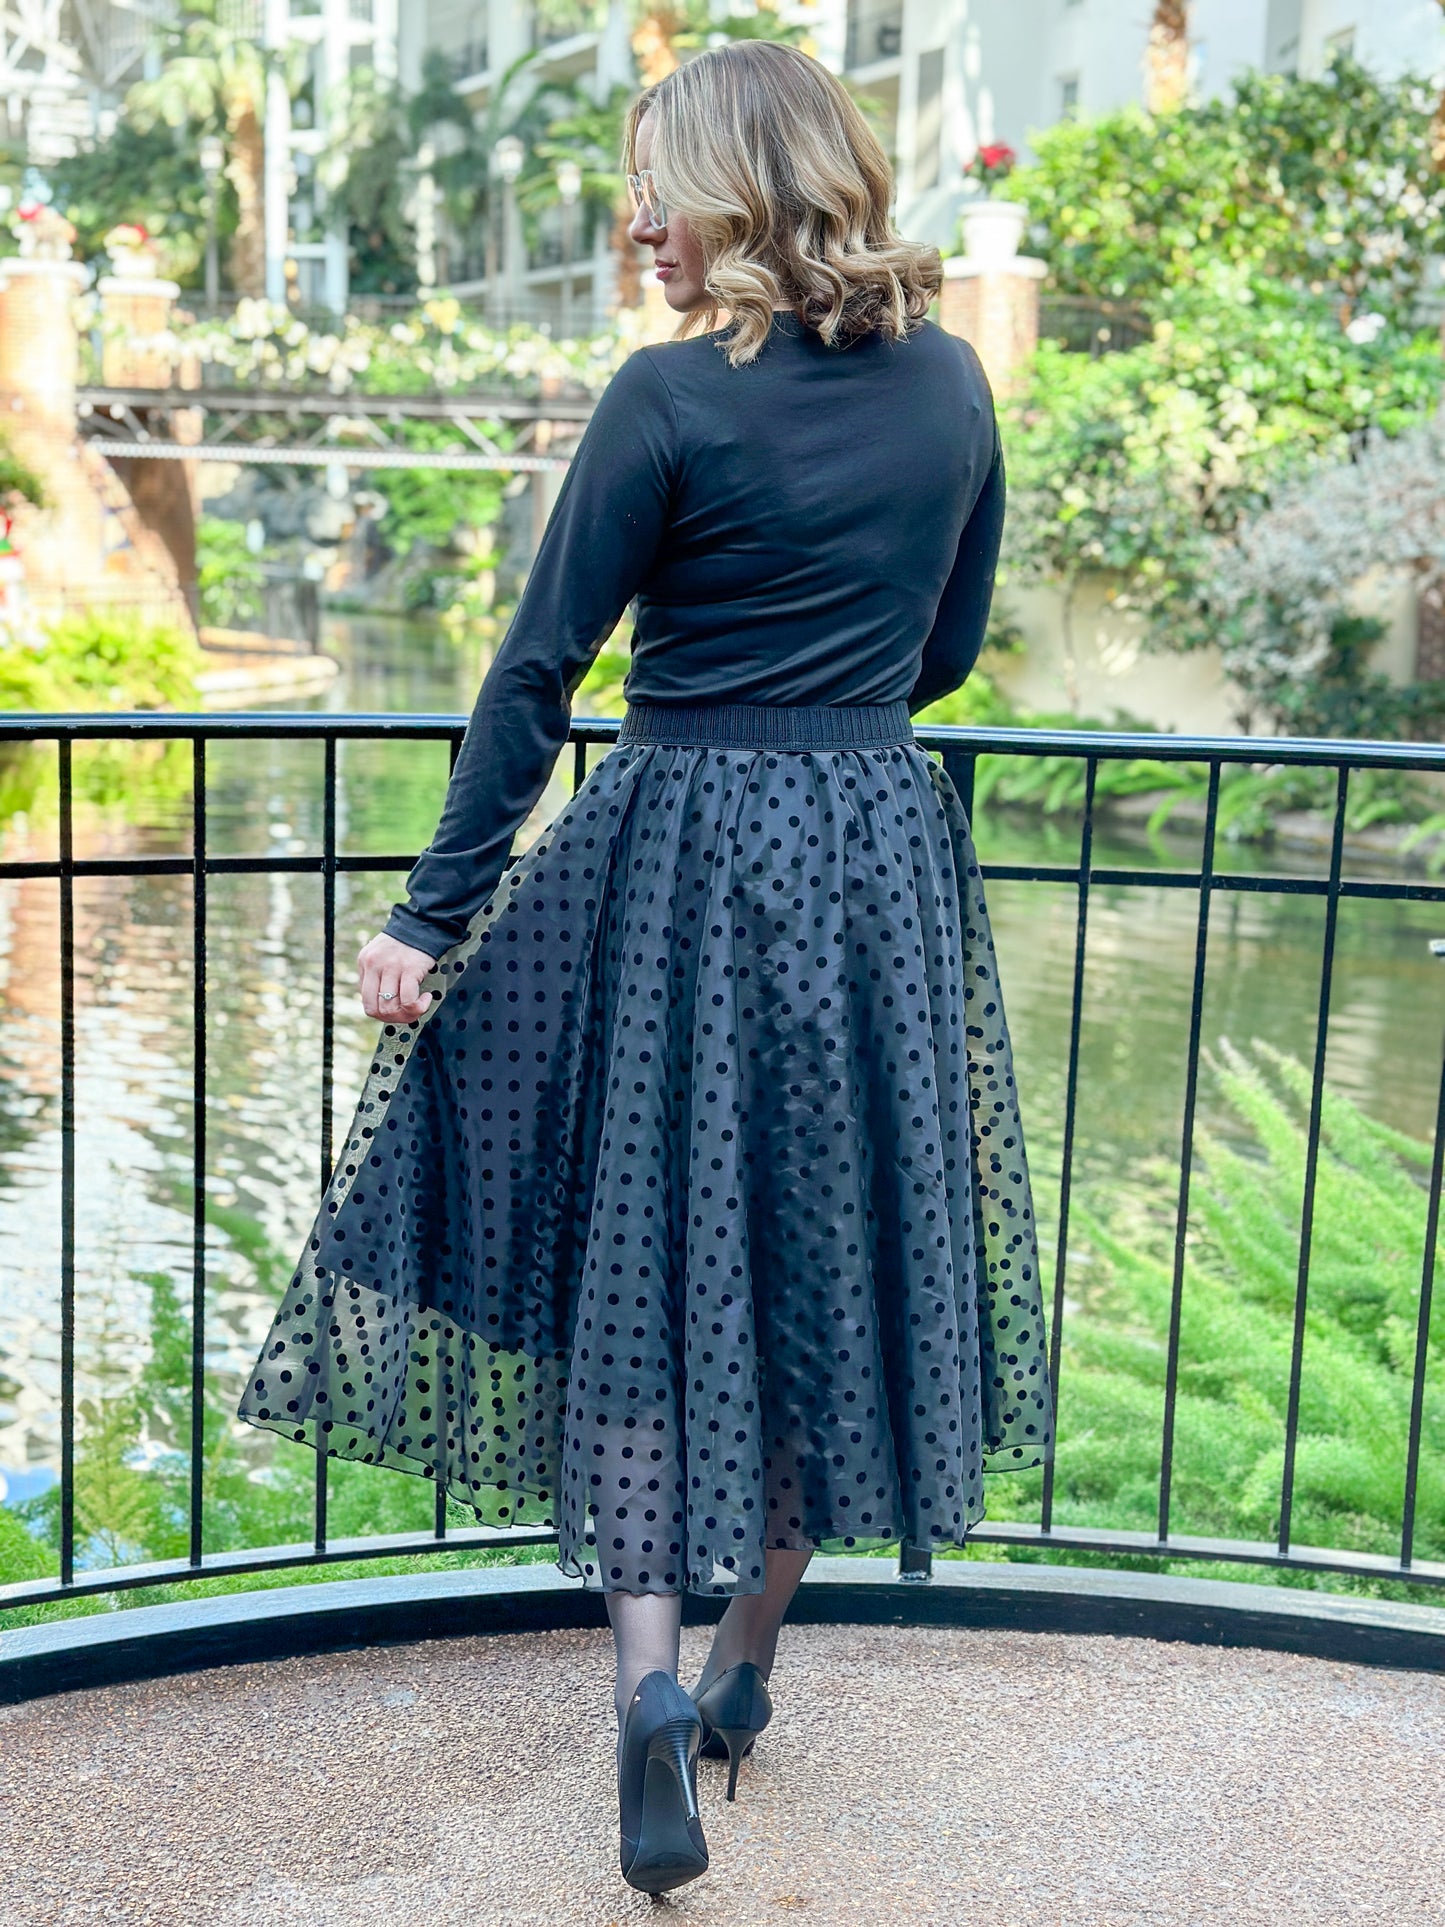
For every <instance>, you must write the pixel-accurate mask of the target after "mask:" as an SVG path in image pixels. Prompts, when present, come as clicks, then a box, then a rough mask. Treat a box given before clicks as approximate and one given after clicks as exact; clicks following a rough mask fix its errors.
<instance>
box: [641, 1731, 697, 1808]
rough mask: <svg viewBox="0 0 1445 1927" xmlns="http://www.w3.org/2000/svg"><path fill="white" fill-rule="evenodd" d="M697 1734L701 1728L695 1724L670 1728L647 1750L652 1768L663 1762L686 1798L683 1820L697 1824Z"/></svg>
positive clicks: (683, 1804)
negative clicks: (695, 1768)
mask: <svg viewBox="0 0 1445 1927" xmlns="http://www.w3.org/2000/svg"><path fill="white" fill-rule="evenodd" d="M697 1733H698V1729H697V1727H696V1726H693V1725H691V1724H689V1725H686V1726H684V1725H681V1724H677V1725H673V1726H669V1727H666V1728H664V1729H663V1731H662V1732H661V1733H659V1734H658V1735H657V1737H656V1738H655V1739H654V1740H653V1742H652V1744H651V1746H650V1747H649V1748H648V1750H647V1758H648V1764H649V1765H651V1764H652V1763H653V1762H654V1761H659V1760H660V1761H664V1762H665V1763H666V1764H667V1766H668V1767H669V1768H670V1769H671V1772H672V1776H673V1778H674V1779H675V1780H676V1782H677V1790H678V1792H679V1794H680V1795H681V1796H682V1816H683V1819H684V1820H685V1821H692V1822H694V1823H695V1822H696V1821H697V1820H698V1818H699V1814H698V1810H697V1782H696V1779H695V1777H694V1761H695V1758H696V1753H695V1747H696V1741H697Z"/></svg>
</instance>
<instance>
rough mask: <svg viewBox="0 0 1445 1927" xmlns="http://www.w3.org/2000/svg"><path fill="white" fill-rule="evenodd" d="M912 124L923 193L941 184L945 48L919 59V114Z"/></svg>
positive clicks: (916, 181)
mask: <svg viewBox="0 0 1445 1927" xmlns="http://www.w3.org/2000/svg"><path fill="white" fill-rule="evenodd" d="M913 125H914V137H913V185H914V187H915V188H916V189H918V190H920V191H921V190H922V189H923V188H925V187H937V185H938V159H939V152H940V149H941V145H942V141H943V49H942V47H930V48H929V49H928V50H927V52H926V53H921V54H920V55H919V56H918V111H917V113H916V115H915V117H914V123H913Z"/></svg>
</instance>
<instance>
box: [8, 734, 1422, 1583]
mask: <svg viewBox="0 0 1445 1927" xmlns="http://www.w3.org/2000/svg"><path fill="white" fill-rule="evenodd" d="M465 720H466V719H465V718H463V717H458V716H449V715H447V716H442V715H351V716H337V715H311V714H305V715H286V714H264V713H256V714H251V713H247V714H239V715H181V714H160V713H146V714H128V715H115V714H112V715H95V716H76V715H62V716H28V717H25V716H13V717H4V718H0V746H3V745H5V744H12V745H13V744H22V743H28V744H32V745H34V744H47V743H48V744H54V745H55V749H56V755H57V761H58V783H59V835H58V847H57V855H56V857H55V859H54V860H45V859H36V860H24V861H20V860H10V861H4V862H0V879H18V878H48V879H51V880H53V881H55V882H56V883H57V884H58V887H59V895H60V918H59V933H60V934H59V957H58V966H59V987H60V995H59V1016H60V1068H61V1079H60V1083H61V1090H60V1098H61V1106H60V1139H61V1183H60V1210H61V1214H62V1222H61V1227H60V1231H61V1237H60V1278H59V1292H60V1414H59V1418H60V1440H61V1453H60V1458H61V1463H60V1494H59V1519H60V1529H59V1545H60V1560H59V1563H60V1571H59V1575H58V1577H56V1578H53V1579H45V1580H37V1581H28V1582H24V1583H21V1584H17V1585H11V1586H5V1587H0V1608H8V1607H16V1606H23V1605H38V1604H44V1603H49V1602H56V1601H60V1600H63V1599H66V1598H71V1597H79V1596H82V1595H87V1594H99V1593H109V1592H114V1591H117V1590H121V1589H126V1588H134V1587H140V1586H147V1585H154V1584H157V1583H174V1582H176V1581H184V1580H187V1579H195V1578H203V1577H214V1576H216V1575H219V1574H232V1573H247V1572H261V1571H268V1570H275V1569H280V1568H284V1567H299V1566H312V1565H321V1564H325V1563H328V1562H334V1561H340V1560H353V1559H358V1558H367V1557H394V1556H396V1555H398V1554H405V1553H417V1554H424V1553H429V1552H432V1553H434V1552H437V1551H439V1550H442V1549H446V1550H459V1549H470V1548H502V1547H516V1546H522V1545H528V1544H536V1543H538V1542H541V1543H547V1542H549V1541H551V1540H553V1539H555V1533H553V1532H551V1531H549V1530H548V1529H546V1528H542V1527H536V1528H531V1529H525V1528H523V1529H516V1530H509V1531H503V1530H493V1529H486V1528H480V1527H478V1528H464V1529H457V1528H456V1527H455V1526H454V1525H451V1524H449V1522H448V1519H447V1516H446V1504H445V1496H444V1494H443V1493H441V1492H440V1491H439V1492H438V1493H437V1497H436V1511H435V1524H434V1529H433V1530H432V1531H430V1532H416V1533H403V1534H394V1533H393V1534H386V1535H377V1536H375V1537H369V1538H365V1539H359V1540H358V1539H345V1540H335V1539H332V1538H330V1537H329V1536H328V1532H327V1465H328V1461H327V1460H326V1459H325V1458H320V1457H318V1459H317V1463H316V1488H315V1519H314V1531H313V1535H312V1540H311V1542H310V1543H309V1544H294V1545H286V1546H271V1547H260V1548H247V1549H243V1550H239V1551H228V1552H208V1551H207V1550H206V1533H205V1499H204V1492H203V1417H204V1414H203V1390H204V1377H205V1350H206V1325H207V1309H208V1306H207V1299H208V1286H207V1264H206V1235H205V1234H206V1223H207V1146H206V1136H205V1128H206V1127H205V1120H206V1096H207V1088H208V1078H207V1059H206V1051H207V1025H206V1008H207V985H206V965H207V941H206V926H207V891H208V887H209V885H210V883H211V880H212V879H214V878H217V877H224V876H228V875H238V874H245V873H251V874H256V873H261V874H278V873H288V874H293V875H295V874H310V875H315V876H319V877H320V879H321V884H322V933H323V942H322V954H321V958H320V962H319V970H320V979H321V982H320V989H321V1052H322V1063H321V1086H322V1103H321V1131H320V1140H321V1141H320V1144H319V1147H318V1149H319V1177H320V1180H321V1183H322V1185H323V1186H324V1185H325V1184H326V1183H327V1181H328V1180H329V1178H330V1174H331V1162H332V1143H331V1140H332V1132H333V1122H334V1120H333V1070H334V1062H333V1049H334V1043H333V1039H334V1028H335V1009H336V994H335V993H336V967H335V966H336V959H335V949H336V928H337V915H336V909H337V905H336V881H337V878H338V876H340V875H342V874H345V873H350V872H366V871H370V872H382V871H386V872H393V873H397V872H403V871H405V870H407V869H408V868H409V867H410V865H411V863H412V861H413V860H414V853H409V852H396V853H394V854H391V853H383V854H370V855H360V854H343V853H341V852H340V851H339V850H338V848H337V792H338V758H337V750H338V745H339V744H340V743H342V742H343V741H351V740H357V739H369V740H373V741H393V742H409V743H414V742H421V741H443V742H447V743H449V744H450V745H451V753H452V757H453V759H454V758H455V754H456V751H457V748H458V747H459V746H460V742H461V737H462V732H463V729H464V727H465ZM617 729H618V724H617V723H616V722H579V723H576V724H574V726H573V729H572V732H571V744H572V759H571V776H572V784H573V788H574V790H575V789H576V788H577V787H578V786H579V785H580V784H581V783H582V781H583V780H584V779H585V776H586V772H587V755H588V750H589V748H595V747H599V746H601V747H605V746H607V745H609V744H611V743H612V742H614V741H615V739H616V735H617ZM918 737H919V741H920V743H921V744H922V745H923V747H924V748H926V749H928V750H930V751H932V752H935V753H937V754H938V755H939V756H941V758H942V761H943V764H944V766H945V768H946V769H947V770H948V772H949V774H950V776H951V777H952V779H953V781H954V783H955V785H956V787H957V788H958V791H959V793H960V795H961V797H962V798H963V801H964V804H965V807H966V808H968V809H971V808H972V804H973V796H974V780H975V773H976V768H977V763H978V758H979V757H980V756H982V755H985V754H988V755H1003V756H1008V757H1022V758H1037V757H1059V756H1066V757H1073V758H1077V759H1078V760H1079V763H1080V765H1081V766H1082V769H1083V774H1084V786H1083V799H1082V821H1081V835H1080V844H1079V856H1078V861H1077V862H1076V863H1063V864H1050V863H1028V864H1015V863H1002V864H985V865H984V866H983V873H984V876H985V878H986V879H998V880H1008V881H1011V882H1028V883H1047V884H1053V885H1063V886H1066V887H1068V888H1069V889H1071V890H1072V891H1073V892H1074V894H1075V904H1076V911H1075V933H1074V948H1073V964H1072V988H1071V996H1070V1008H1069V1030H1068V1048H1067V1062H1066V1066H1065V1076H1064V1104H1063V1118H1062V1138H1061V1153H1060V1158H1061V1162H1060V1171H1059V1194H1058V1228H1057V1242H1056V1247H1055V1262H1054V1273H1053V1281H1052V1295H1051V1318H1050V1361H1051V1366H1052V1372H1053V1384H1054V1388H1055V1395H1056V1398H1057V1399H1058V1400H1059V1402H1060V1403H1061V1404H1066V1402H1067V1398H1068V1389H1069V1388H1068V1379H1067V1374H1066V1373H1064V1372H1063V1371H1062V1370H1061V1367H1062V1363H1063V1349H1062V1347H1063V1334H1064V1326H1065V1317H1066V1284H1067V1278H1068V1265H1069V1228H1070V1211H1071V1199H1072V1186H1073V1179H1074V1163H1075V1137H1076V1123H1077V1118H1078V1109H1079V1082H1080V1078H1079V1072H1080V1039H1081V1033H1082V1028H1083V1011H1084V989H1085V979H1086V963H1087V935H1088V927H1089V911H1090V899H1091V892H1092V891H1093V890H1094V889H1096V888H1098V887H1099V886H1105V885H1122V886H1139V887H1148V888H1151V889H1165V890H1177V891H1183V892H1186V893H1190V894H1193V895H1194V896H1196V897H1197V922H1196V929H1195V945H1194V963H1193V977H1192V989H1191V998H1190V1006H1189V1026H1188V1040H1187V1060H1186V1077H1185V1090H1184V1104H1183V1117H1182V1140H1181V1157H1180V1175H1179V1181H1178V1191H1177V1197H1176V1198H1175V1200H1174V1236H1173V1260H1172V1276H1171V1291H1170V1306H1169V1320H1168V1338H1167V1351H1166V1361H1165V1376H1164V1395H1163V1406H1162V1430H1161V1434H1160V1439H1159V1465H1160V1472H1159V1489H1158V1524H1157V1529H1156V1530H1155V1531H1154V1532H1152V1533H1144V1532H1136V1531H1123V1530H1114V1529H1110V1528H1093V1527H1081V1526H1074V1525H1068V1524H1062V1525H1061V1524H1058V1523H1057V1522H1056V1521H1055V1517H1054V1511H1055V1507H1054V1472H1055V1468H1054V1466H1050V1467H1048V1468H1046V1471H1045V1475H1044V1479H1043V1487H1042V1503H1041V1508H1040V1516H1039V1519H1038V1522H1037V1523H1036V1524H1028V1523H1019V1524H1015V1523H1008V1522H997V1523H996V1522H992V1521H989V1522H985V1523H983V1524H981V1525H979V1526H978V1527H977V1528H975V1529H974V1532H973V1535H972V1536H973V1537H974V1538H976V1539H978V1540H981V1541H993V1542H995V1543H1007V1544H1014V1545H1022V1546H1028V1547H1032V1548H1035V1549H1037V1550H1050V1551H1058V1552H1065V1553H1067V1552H1073V1553H1076V1554H1077V1553H1081V1552H1082V1553H1090V1554H1104V1555H1113V1556H1116V1557H1140V1556H1143V1557H1148V1558H1151V1559H1157V1558H1166V1559H1183V1560H1210V1561H1221V1562H1230V1561H1232V1562H1236V1563H1242V1564H1249V1565H1262V1566H1268V1567H1274V1568H1283V1569H1293V1570H1298V1571H1313V1572H1320V1571H1328V1572H1337V1573H1345V1574H1353V1575H1358V1576H1362V1577H1366V1576H1367V1577H1369V1578H1372V1579H1388V1580H1397V1581H1410V1582H1413V1583H1417V1584H1420V1583H1424V1584H1430V1585H1440V1584H1445V1563H1438V1562H1430V1561H1422V1560H1418V1559H1417V1558H1416V1557H1415V1520H1416V1502H1417V1495H1418V1490H1419V1481H1420V1459H1421V1446H1422V1436H1423V1430H1424V1406H1425V1389H1426V1380H1427V1371H1428V1369H1429V1366H1430V1362H1431V1361H1430V1316H1431V1304H1432V1295H1433V1289H1434V1264H1435V1247H1436V1241H1437V1236H1438V1232H1439V1227H1440V1195H1441V1182H1442V1164H1445V1065H1442V1072H1441V1081H1440V1090H1439V1098H1438V1103H1437V1107H1436V1121H1435V1137H1434V1154H1433V1160H1432V1162H1431V1166H1430V1175H1429V1187H1428V1194H1427V1201H1426V1214H1425V1215H1426V1229H1425V1242H1424V1256H1423V1262H1422V1271H1421V1278H1420V1288H1419V1298H1418V1310H1417V1317H1416V1327H1415V1332H1414V1337H1413V1366H1412V1382H1411V1400H1410V1417H1409V1427H1408V1438H1407V1440H1406V1444H1405V1462H1404V1468H1403V1494H1404V1502H1403V1512H1402V1520H1401V1531H1400V1538H1399V1545H1398V1552H1396V1553H1394V1554H1380V1553H1367V1552H1360V1551H1353V1550H1348V1549H1341V1548H1330V1547H1315V1546H1302V1545H1296V1544H1295V1543H1294V1540H1293V1534H1292V1514H1293V1508H1294V1487H1295V1462H1296V1448H1297V1444H1298V1435H1299V1421H1300V1393H1301V1383H1302V1371H1303V1359H1304V1346H1305V1333H1306V1318H1307V1311H1308V1304H1309V1288H1310V1262H1311V1240H1312V1235H1313V1228H1314V1213H1315V1196H1316V1183H1317V1177H1318V1172H1319V1163H1320V1148H1321V1126H1322V1111H1323V1104H1324V1097H1325V1051H1326V1036H1327V1030H1328V1023H1329V1016H1330V1005H1331V991H1332V982H1333V974H1334V967H1335V949H1336V937H1337V929H1338V922H1339V913H1340V908H1341V905H1342V904H1343V903H1345V902H1347V901H1349V900H1352V899H1370V900H1376V901H1379V900H1387V901H1388V900H1394V901H1399V902H1405V901H1413V902H1425V903H1438V904H1442V905H1445V882H1440V881H1435V880H1432V879H1431V878H1429V877H1426V876H1406V875H1403V874H1401V875H1396V876H1391V877H1383V878H1382V877H1373V878H1354V877H1347V876H1345V874H1344V853H1345V846H1346V827H1347V819H1348V811H1349V792H1350V782H1351V778H1352V776H1354V775H1355V774H1356V773H1361V772H1367V771H1380V770H1397V771H1413V772H1416V773H1417V774H1419V775H1430V776H1436V777H1438V776H1441V775H1445V746H1436V745H1423V744H1399V743H1342V742H1325V741H1306V740H1286V739H1269V740H1268V741H1267V743H1266V742H1264V741H1261V739H1258V738H1254V739H1249V738H1188V737H1181V736H1151V735H1140V734H1122V733H1112V734H1111V733H1105V732H1094V731H1061V730H1031V729H1030V730H1021V729H986V730H985V729H949V728H927V729H920V730H919V731H918ZM246 739H249V740H253V741H268V742H273V743H274V742H279V741H293V742H294V741H311V742H315V743H319V744H320V745H321V746H322V749H323V754H324V771H323V783H324V793H323V810H322V835H321V847H320V849H319V851H316V852H314V853H310V854H298V855H291V854H284V855H283V854H266V855H244V854H238V855H232V854H226V853H221V852H218V851H216V850H214V849H213V848H211V847H210V843H209V841H208V826H207V811H206V794H207V747H208V745H210V744H212V743H215V742H233V741H238V740H246ZM95 740H109V741H111V742H117V741H118V742H142V741H150V742H162V741H168V742H174V741H187V742H189V743H190V745H191V756H192V771H191V802H190V813H191V814H190V829H191V842H192V847H191V851H190V853H189V855H187V854H184V853H180V854H169V855H167V854H137V855H130V856H90V857H78V856H77V855H76V854H75V837H74V827H75V786H74V772H73V749H74V746H75V745H76V744H77V743H78V742H81V741H95ZM1146 758H1147V759H1149V760H1150V761H1152V762H1155V763H1170V764H1181V763H1188V764H1192V765H1197V766H1199V767H1200V768H1201V770H1202V771H1203V772H1204V775H1203V778H1202V780H1203V782H1204V796H1203V801H1204V815H1203V824H1202V836H1201V844H1200V854H1199V860H1198V863H1197V864H1196V865H1195V866H1194V867H1192V868H1184V869H1162V868H1155V867H1128V866H1120V865H1109V866H1104V865H1099V864H1096V862H1095V861H1094V833H1095V823H1096V816H1097V814H1098V810H1099V807H1100V804H1101V801H1102V798H1101V795H1100V792H1099V788H1098V777H1099V772H1100V770H1101V768H1103V767H1104V766H1105V765H1109V764H1116V763H1120V762H1128V761H1132V760H1134V759H1146ZM1266 758H1267V760H1268V764H1269V766H1271V767H1285V768H1294V769H1299V770H1322V771H1326V772H1330V773H1332V775H1333V778H1334V782H1333V809H1332V818H1331V823H1330V840H1329V861H1328V868H1327V872H1326V874H1325V875H1323V876H1317V877H1311V876H1302V875H1281V874H1277V873H1276V874H1267V875H1265V874H1253V873H1250V872H1246V871H1237V870H1232V869H1231V870H1223V869H1221V868H1219V867H1218V865H1217V861H1216V854H1217V853H1216V843H1217V839H1218V835H1219V825H1220V795H1221V783H1222V780H1223V778H1224V773H1225V771H1226V770H1227V769H1229V768H1230V767H1231V766H1234V765H1259V764H1260V763H1261V761H1262V760H1264V759H1266ZM160 876H176V877H187V876H188V877H190V878H191V880H192V890H193V905H194V915H193V931H192V945H193V959H192V963H193V971H194V980H193V981H194V1008H193V1010H192V1013H191V1019H192V1025H193V1047H194V1067H193V1093H192V1095H193V1101H194V1117H195V1125H194V1133H193V1142H192V1147H191V1158H192V1179H193V1185H194V1203H193V1219H192V1251H191V1333H190V1343H191V1354H190V1359H191V1372H190V1379H191V1383H190V1492H189V1504H190V1517H189V1552H188V1556H187V1558H185V1559H184V1560H170V1561H161V1562H153V1563H149V1564H146V1565H130V1566H124V1567H115V1566H110V1567H99V1568H95V1569H90V1570H86V1569H83V1568H82V1567H81V1566H80V1565H78V1564H77V1556H76V1555H77V1547H76V1493H75V1480H76V1460H75V1444H76V1416H77V1415H76V1385H75V1364H76V1350H75V1345H76V1202H77V1171H76V938H75V913H74V893H75V885H76V883H77V881H78V880H80V879H84V878H102V877H120V878H139V877H160ZM1239 891H1243V892H1264V893H1280V894H1292V895H1299V896H1307V897H1315V898H1319V899H1322V900H1323V904H1324V924H1323V935H1322V942H1321V949H1320V962H1319V976H1318V985H1317V1001H1316V1016H1315V1037H1314V1048H1313V1062H1312V1066H1311V1069H1310V1101H1309V1107H1308V1134H1307V1147H1306V1153H1305V1169H1304V1191H1303V1206H1302V1215H1301V1228H1300V1235H1299V1245H1298V1253H1297V1264H1296V1267H1295V1283H1294V1303H1293V1320H1292V1332H1291V1346H1290V1364H1289V1381H1288V1402H1287V1410H1286V1416H1285V1450H1284V1461H1283V1473H1282V1480H1281V1486H1280V1496H1279V1527H1278V1531H1277V1533H1276V1535H1275V1537H1274V1539H1273V1540H1269V1541H1253V1540H1241V1539H1210V1538H1202V1537H1194V1536H1190V1535H1187V1534H1180V1533H1176V1532H1174V1531H1173V1530H1172V1528H1171V1480H1172V1476H1173V1469H1174V1451H1175V1423H1176V1412H1177V1404H1178V1397H1179V1386H1180V1372H1181V1358H1180V1333H1181V1307H1182V1303H1183V1294H1184V1282H1185V1262H1186V1234H1187V1230H1188V1225H1189V1214H1190V1187H1191V1180H1192V1157H1193V1142H1194V1131H1195V1112H1196V1105H1197V1098H1198V1086H1199V1067H1200V1059H1201V1035H1202V1031H1201V1023H1202V1012H1203V1008H1204V996H1205V967H1206V949H1207V941H1208V933H1209V922H1210V912H1211V906H1212V904H1213V902H1214V900H1215V899H1216V898H1217V897H1218V896H1220V895H1221V893H1228V892H1239ZM1436 1041H1437V1040H1435V1039H1433V1038H1432V1039H1431V1048H1432V1049H1433V1048H1434V1045H1435V1042H1436ZM928 1568H929V1558H928V1553H927V1551H926V1549H924V1548H915V1547H908V1546H905V1547H904V1548H903V1549H902V1553H901V1556H900V1577H902V1578H914V1579H917V1578H924V1577H926V1576H927V1572H928Z"/></svg>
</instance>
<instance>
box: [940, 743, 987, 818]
mask: <svg viewBox="0 0 1445 1927" xmlns="http://www.w3.org/2000/svg"><path fill="white" fill-rule="evenodd" d="M943 767H944V769H945V770H946V771H947V773H948V780H949V782H950V783H952V785H953V787H954V788H955V789H956V790H957V791H958V800H959V802H960V803H961V804H962V805H963V813H964V815H965V816H966V817H967V818H968V821H969V827H970V829H972V827H973V783H974V777H975V775H976V773H977V770H978V758H977V757H976V756H975V755H973V754H972V752H971V751H967V750H962V749H946V750H945V751H944V752H943Z"/></svg>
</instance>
